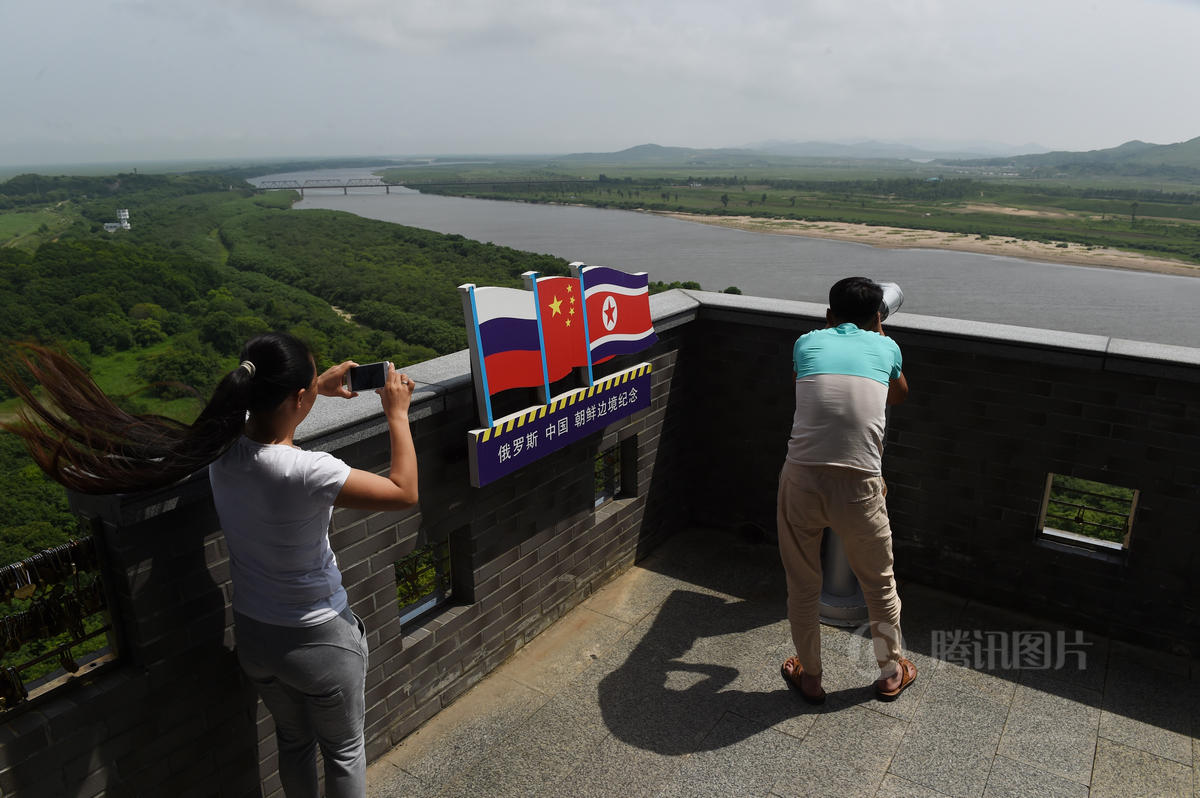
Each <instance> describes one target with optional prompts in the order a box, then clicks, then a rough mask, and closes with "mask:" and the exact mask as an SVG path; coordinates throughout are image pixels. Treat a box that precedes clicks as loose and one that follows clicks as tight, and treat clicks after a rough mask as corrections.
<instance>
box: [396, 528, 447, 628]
mask: <svg viewBox="0 0 1200 798" xmlns="http://www.w3.org/2000/svg"><path fill="white" fill-rule="evenodd" d="M395 567H396V603H397V604H398V605H399V610H400V623H401V624H407V623H409V622H410V621H413V620H416V619H417V618H418V617H420V616H422V615H424V614H425V613H427V612H429V611H430V610H432V609H434V608H435V607H440V606H441V605H443V604H445V603H446V602H447V601H449V600H450V596H451V595H452V594H453V592H454V591H453V587H452V584H453V583H452V581H451V575H450V543H449V541H444V540H443V541H440V542H438V543H429V544H427V545H424V546H421V547H420V548H418V549H416V550H414V551H413V552H412V554H409V555H408V556H407V557H404V558H403V559H401V560H399V561H398V562H397V563H396V566H395Z"/></svg>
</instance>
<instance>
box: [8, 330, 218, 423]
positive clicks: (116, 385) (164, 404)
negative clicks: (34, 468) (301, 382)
mask: <svg viewBox="0 0 1200 798" xmlns="http://www.w3.org/2000/svg"><path fill="white" fill-rule="evenodd" d="M170 345H171V344H170V342H169V341H163V342H162V343H160V344H158V345H156V346H152V347H147V348H145V349H142V350H139V351H140V352H141V353H142V354H151V355H152V354H155V353H156V352H161V351H165V350H166V349H168V348H169V347H170ZM228 365H229V368H233V367H234V366H235V365H236V363H234V362H232V361H231V362H230V363H229V364H228ZM88 368H89V372H90V373H91V375H92V379H93V380H95V381H96V384H97V385H99V386H100V388H101V390H103V391H104V392H105V393H106V394H108V395H109V396H111V397H113V398H115V399H118V400H120V399H123V398H128V399H133V400H136V402H137V405H138V409H139V411H141V412H147V413H157V414H159V415H163V416H168V417H170V418H176V419H179V420H181V421H187V422H190V421H192V420H193V419H194V418H196V416H197V415H199V413H200V410H201V409H203V407H204V402H205V399H206V397H200V396H197V397H195V398H187V399H170V400H167V399H158V398H156V397H154V396H151V395H150V393H149V392H148V391H146V387H147V386H146V381H145V380H144V379H142V378H141V377H139V376H138V375H137V354H136V353H134V352H132V351H125V352H116V353H114V354H112V355H109V356H107V357H100V356H93V357H92V360H91V362H90V364H89V366H88ZM20 405H21V400H19V399H7V400H5V401H3V402H0V421H11V420H14V419H15V415H14V414H15V413H16V411H17V409H18V408H19V407H20Z"/></svg>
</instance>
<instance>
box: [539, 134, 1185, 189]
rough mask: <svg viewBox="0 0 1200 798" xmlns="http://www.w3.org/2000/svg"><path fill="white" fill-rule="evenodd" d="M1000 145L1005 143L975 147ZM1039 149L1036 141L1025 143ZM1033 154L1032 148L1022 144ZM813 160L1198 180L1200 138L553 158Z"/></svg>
mask: <svg viewBox="0 0 1200 798" xmlns="http://www.w3.org/2000/svg"><path fill="white" fill-rule="evenodd" d="M968 146H970V145H968ZM977 146H979V147H980V149H982V148H985V147H1001V146H1002V145H988V144H982V145H977ZM1027 146H1028V147H1029V148H1033V149H1037V145H1034V144H1031V145H1027ZM1021 149H1023V150H1024V152H1026V153H1029V150H1028V149H1025V148H1021ZM809 159H822V160H827V159H837V160H856V161H866V160H893V161H894V160H903V161H928V162H933V163H938V164H945V165H946V166H961V167H1004V168H1008V169H1012V170H1014V171H1017V172H1021V173H1026V174H1036V175H1039V176H1053V175H1058V174H1064V175H1098V176H1105V175H1108V176H1111V175H1121V176H1131V177H1152V178H1155V179H1159V178H1161V179H1172V178H1174V179H1186V180H1196V179H1200V137H1197V138H1194V139H1191V140H1189V141H1184V142H1179V143H1177V144H1147V143H1146V142H1144V141H1130V142H1126V143H1125V144H1122V145H1120V146H1119V147H1111V148H1109V149H1105V150H1089V151H1087V152H1069V151H1055V152H1040V153H1033V154H1016V153H997V152H995V151H994V150H993V151H992V152H978V151H976V152H974V153H971V152H967V151H949V150H932V149H922V148H920V147H917V146H913V145H909V144H902V143H896V142H879V141H865V142H859V143H855V144H836V143H829V142H815V141H810V142H779V141H769V142H764V143H762V144H759V145H755V146H754V147H752V148H718V149H693V148H690V147H663V146H660V145H658V144H641V145H638V146H636V147H630V148H629V149H626V150H621V151H620V152H608V153H595V152H591V153H575V154H572V155H566V156H561V157H558V158H555V159H554V160H555V161H558V162H563V161H565V162H573V163H590V164H602V163H603V164H609V163H611V164H643V165H663V166H685V165H691V164H694V165H697V166H701V165H703V166H717V167H720V166H730V167H734V166H747V167H748V166H780V165H784V164H785V163H787V162H789V161H793V162H794V161H800V160H809Z"/></svg>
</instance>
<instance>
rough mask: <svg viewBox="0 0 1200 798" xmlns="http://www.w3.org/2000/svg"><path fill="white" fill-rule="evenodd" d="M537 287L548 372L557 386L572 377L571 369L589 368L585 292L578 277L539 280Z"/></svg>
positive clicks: (529, 278)
mask: <svg viewBox="0 0 1200 798" xmlns="http://www.w3.org/2000/svg"><path fill="white" fill-rule="evenodd" d="M532 274H533V273H532V272H530V277H527V278H526V281H527V282H529V281H530V280H531V279H532ZM535 285H536V288H537V297H538V315H539V317H540V319H541V322H540V323H541V326H542V344H543V345H544V346H545V348H546V372H547V376H548V377H549V380H550V382H555V381H556V380H561V379H562V378H563V377H565V376H567V375H568V374H570V373H571V369H573V368H580V367H584V368H586V367H587V364H588V362H587V354H588V353H587V330H586V329H585V328H584V321H583V292H582V291H580V290H579V281H578V280H576V279H575V278H574V277H538V278H537V279H536V283H535Z"/></svg>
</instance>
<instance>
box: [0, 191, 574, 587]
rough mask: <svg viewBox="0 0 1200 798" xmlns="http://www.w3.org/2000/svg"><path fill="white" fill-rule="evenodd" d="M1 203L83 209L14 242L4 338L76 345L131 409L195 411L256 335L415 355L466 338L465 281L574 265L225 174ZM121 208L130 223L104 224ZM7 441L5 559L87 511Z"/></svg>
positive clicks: (339, 352) (400, 359)
mask: <svg viewBox="0 0 1200 798" xmlns="http://www.w3.org/2000/svg"><path fill="white" fill-rule="evenodd" d="M0 197H3V198H6V200H7V201H8V202H9V203H11V205H10V207H16V206H20V207H21V208H25V207H30V206H32V207H54V206H55V205H56V204H61V203H69V204H70V205H71V206H72V207H74V208H75V209H76V210H77V211H78V214H77V221H76V222H75V223H73V224H72V225H71V226H70V227H69V228H68V229H67V230H65V231H64V232H60V233H57V234H55V235H54V237H53V238H47V239H46V240H42V241H40V243H38V244H37V245H36V246H34V247H32V248H28V249H18V248H15V247H0V338H2V339H4V340H5V341H9V342H11V341H34V342H39V343H44V344H49V345H53V346H57V347H60V348H62V349H65V350H66V351H68V352H69V353H71V354H72V355H74V356H75V357H76V358H77V359H78V360H80V361H81V362H82V363H83V364H84V365H85V366H87V367H88V369H89V371H90V372H91V373H92V375H93V377H94V378H95V379H96V380H97V382H98V383H100V385H101V387H103V388H105V390H106V391H108V392H109V393H110V394H111V395H114V396H115V398H116V399H117V401H118V403H120V404H122V405H124V406H126V407H127V408H129V409H131V410H135V411H142V412H161V413H165V414H167V415H172V416H174V417H179V418H182V419H183V420H190V418H191V417H194V415H195V413H196V412H198V410H199V408H200V406H201V404H202V402H201V401H200V398H201V397H206V396H207V395H208V394H209V392H210V391H211V390H212V388H213V387H214V386H215V384H216V382H217V381H218V380H219V379H220V378H221V377H222V376H223V375H224V374H225V373H226V372H227V371H228V370H230V369H231V368H233V367H235V366H236V364H237V355H238V352H239V350H240V348H241V345H242V343H243V342H244V341H245V340H246V339H247V338H249V337H251V336H252V335H254V334H256V333H259V332H264V331H267V330H272V329H283V330H288V331H290V332H292V333H293V334H295V335H297V336H298V337H299V338H301V339H302V340H303V341H305V343H307V344H308V345H309V346H310V347H311V348H312V350H313V352H314V354H315V356H316V358H317V361H318V364H321V365H329V364H332V363H336V362H340V361H342V360H345V359H353V360H357V361H359V362H371V361H375V360H393V361H395V362H396V363H397V365H398V366H403V365H406V364H411V363H414V362H418V361H421V360H426V359H429V358H432V357H434V356H437V355H440V354H445V353H448V352H452V351H456V350H458V349H461V348H463V347H464V346H465V345H466V337H465V331H464V324H463V319H462V304H461V299H460V297H459V294H458V291H457V286H458V285H460V284H461V283H465V282H476V283H479V284H481V285H507V286H513V287H517V286H520V285H521V277H520V275H521V273H522V272H524V271H527V270H536V271H539V272H541V273H543V274H566V273H567V267H566V262H565V261H563V260H561V259H558V258H553V257H550V256H547V255H536V254H531V253H526V252H520V251H518V250H513V249H510V248H507V247H499V246H494V245H491V244H483V243H480V242H476V241H470V240H468V239H465V238H463V237H462V236H457V235H442V234H439V233H435V232H431V231H427V230H418V229H415V228H409V227H402V226H399V225H395V224H391V223H387V222H379V221H374V220H370V219H363V218H360V217H357V216H353V215H351V214H346V213H341V212H335V211H320V210H305V211H293V210H291V209H290V206H291V203H292V201H293V199H295V195H294V194H292V193H291V192H271V193H268V194H262V193H256V192H255V191H253V190H252V189H251V188H250V187H249V186H247V185H246V184H245V183H243V182H241V181H240V180H235V179H233V178H230V177H228V176H225V175H219V174H206V175H199V176H197V175H183V176H164V175H117V176H110V177H101V178H68V177H61V178H51V177H45V176H40V175H21V176H19V177H16V178H13V179H12V180H9V181H7V182H6V183H0ZM118 208H128V209H129V210H130V217H131V223H132V229H130V230H128V231H118V232H116V233H111V234H110V233H106V232H104V230H103V228H102V227H101V226H100V221H101V220H103V221H111V220H113V219H115V218H116V210H117V209H118ZM14 212H15V211H14ZM4 390H5V389H3V388H0V392H3V391H4ZM2 398H5V396H0V399H2ZM13 409H14V408H13V403H12V402H11V401H10V402H8V403H7V404H6V405H5V406H4V407H3V408H0V412H6V413H11V412H12V410H13ZM0 442H2V444H3V445H0V478H3V480H4V485H5V490H4V491H3V492H0V544H2V545H3V547H2V550H0V564H3V563H4V562H11V561H13V559H20V557H21V556H22V555H23V554H27V553H30V552H33V551H37V550H40V549H41V548H45V547H47V546H51V545H56V544H57V543H60V542H62V541H64V540H66V539H67V538H68V537H69V536H70V535H71V534H72V533H73V532H74V520H73V519H72V518H71V516H70V513H69V512H67V511H66V501H65V496H64V494H63V492H62V490H61V489H59V488H58V487H57V486H56V485H54V484H52V483H49V482H47V481H46V480H45V479H44V478H43V477H42V475H41V472H40V471H38V470H37V468H36V466H34V465H33V464H32V462H31V461H30V460H29V459H28V457H27V455H25V453H24V450H23V449H22V448H21V447H20V446H19V444H18V442H17V441H16V440H15V439H14V438H13V437H12V436H9V435H5V434H0ZM6 558H11V559H6Z"/></svg>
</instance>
